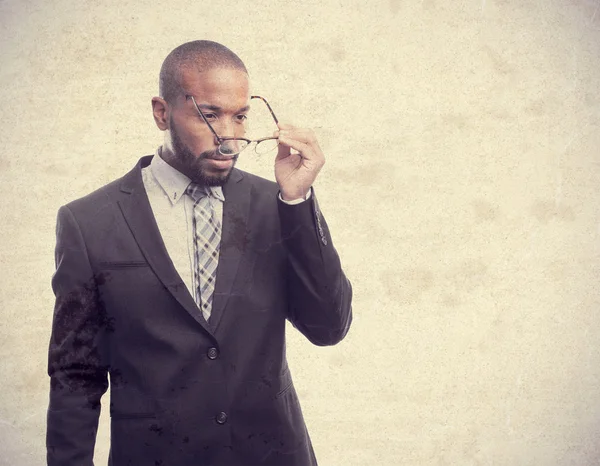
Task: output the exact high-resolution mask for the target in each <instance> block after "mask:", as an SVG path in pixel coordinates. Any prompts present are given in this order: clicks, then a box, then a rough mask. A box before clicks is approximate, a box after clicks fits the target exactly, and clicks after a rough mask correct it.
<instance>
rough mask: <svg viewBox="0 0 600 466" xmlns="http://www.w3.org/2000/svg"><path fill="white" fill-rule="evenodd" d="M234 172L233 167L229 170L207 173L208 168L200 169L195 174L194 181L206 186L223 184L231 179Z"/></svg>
mask: <svg viewBox="0 0 600 466" xmlns="http://www.w3.org/2000/svg"><path fill="white" fill-rule="evenodd" d="M232 172H233V167H231V168H230V169H229V170H227V171H222V172H216V173H207V172H206V170H203V169H200V170H197V171H196V173H195V174H194V175H195V176H194V177H193V181H195V182H196V183H199V184H202V185H205V186H211V187H215V186H223V185H224V184H225V183H227V181H228V180H229V177H230V176H231V173H232Z"/></svg>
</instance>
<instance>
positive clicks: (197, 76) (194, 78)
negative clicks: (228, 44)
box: [181, 68, 249, 108]
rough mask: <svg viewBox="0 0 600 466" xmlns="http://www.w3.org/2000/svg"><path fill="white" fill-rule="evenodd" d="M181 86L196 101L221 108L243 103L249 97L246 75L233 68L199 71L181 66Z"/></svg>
mask: <svg viewBox="0 0 600 466" xmlns="http://www.w3.org/2000/svg"><path fill="white" fill-rule="evenodd" d="M181 86H182V88H183V91H184V92H185V93H186V94H190V95H193V96H194V98H195V99H196V102H198V103H201V102H202V103H206V104H211V105H217V106H219V107H223V108H227V107H230V106H240V105H244V104H245V102H247V101H248V98H249V80H248V75H247V74H246V73H245V72H244V71H242V70H238V69H233V68H212V69H209V70H206V71H201V72H199V71H198V70H195V69H190V68H183V69H182V70H181Z"/></svg>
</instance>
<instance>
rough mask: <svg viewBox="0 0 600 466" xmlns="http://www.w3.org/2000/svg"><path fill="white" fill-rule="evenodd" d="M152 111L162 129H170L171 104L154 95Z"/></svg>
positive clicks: (159, 127)
mask: <svg viewBox="0 0 600 466" xmlns="http://www.w3.org/2000/svg"><path fill="white" fill-rule="evenodd" d="M152 113H153V115H154V121H155V122H156V126H158V129H160V130H161V131H166V130H167V129H169V104H168V103H167V102H166V101H165V99H163V98H162V97H152Z"/></svg>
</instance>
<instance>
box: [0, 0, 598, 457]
mask: <svg viewBox="0 0 600 466" xmlns="http://www.w3.org/2000/svg"><path fill="white" fill-rule="evenodd" d="M599 9H600V1H598V0H531V1H525V0H467V1H461V2H446V1H442V0H422V1H417V0H414V1H409V0H374V1H369V2H367V1H353V2H350V1H343V0H324V1H316V0H313V1H290V2H277V3H276V2H269V1H266V0H255V1H231V0H224V1H219V2H214V1H213V2H206V1H195V2H192V1H181V0H171V1H170V2H151V1H149V0H138V1H127V0H120V1H116V0H108V1H104V2H92V1H89V0H88V1H78V2H75V1H70V2H69V1H67V0H52V1H41V0H36V1H22V0H0V63H1V66H0V103H1V108H2V128H1V129H2V135H1V136H0V199H1V204H0V212H1V221H0V238H2V241H1V242H0V253H1V262H0V263H1V267H2V269H1V278H2V286H1V287H0V298H1V303H0V304H1V305H0V312H1V315H0V379H1V382H0V384H1V386H0V390H1V391H0V401H1V402H0V463H1V464H3V465H11V466H34V465H40V464H43V462H44V455H45V450H44V435H45V411H46V407H47V400H48V386H49V381H48V377H47V375H46V374H45V370H46V351H47V345H48V338H49V332H50V323H51V317H52V308H53V294H52V291H51V289H50V278H51V276H52V273H53V270H54V257H53V250H54V240H55V236H54V228H55V220H56V213H57V210H58V208H59V206H61V205H62V204H64V203H66V202H68V201H70V200H72V199H74V198H77V197H80V196H82V195H84V194H86V193H88V192H89V191H91V190H93V189H95V188H97V187H100V186H101V185H103V184H105V183H107V182H108V181H110V180H113V179H114V178H117V177H119V176H121V175H122V174H124V173H125V172H126V171H127V170H129V169H130V168H131V167H132V166H133V165H134V164H135V162H136V161H137V159H138V158H139V157H140V156H142V155H145V154H150V153H152V152H153V151H154V149H155V147H156V146H157V145H158V144H159V143H160V142H161V140H162V139H161V136H162V135H161V133H160V132H159V131H158V130H157V129H156V127H155V125H154V122H153V120H152V117H151V111H150V109H151V107H150V99H151V97H152V96H153V95H156V93H157V85H158V84H157V82H158V70H159V67H160V65H161V62H162V60H163V59H164V57H165V56H166V55H167V53H168V52H169V51H170V50H172V49H173V48H174V47H175V46H177V45H179V44H180V43H182V42H185V41H188V40H193V39H199V38H206V39H212V40H216V41H219V42H222V43H224V44H225V45H227V46H229V47H230V48H232V49H233V50H234V51H236V52H237V53H238V54H239V55H240V56H241V58H242V59H243V60H245V62H246V64H247V66H248V68H249V70H250V73H251V78H252V82H253V84H254V89H253V90H254V91H255V92H257V93H259V94H261V95H264V96H265V97H267V98H268V99H269V101H270V102H271V104H272V105H273V107H274V109H275V110H276V112H277V114H278V116H280V117H281V119H282V120H287V121H290V122H293V123H296V124H298V125H304V126H312V127H314V128H315V129H316V131H317V134H318V135H319V137H320V140H321V144H322V147H323V148H324V151H325V154H326V156H327V163H326V165H325V168H324V170H323V172H322V173H321V176H320V178H319V179H318V182H317V184H316V190H317V192H318V196H319V200H320V205H321V208H322V210H323V212H324V214H325V216H326V218H327V220H328V223H329V225H330V227H331V229H332V234H333V237H334V242H335V244H336V246H337V249H338V251H339V253H340V255H341V257H342V261H343V264H344V266H345V269H346V272H347V274H348V276H349V277H350V279H351V281H352V283H353V285H354V291H355V298H354V313H355V320H354V323H353V328H352V329H351V332H350V334H349V335H348V337H347V338H346V340H345V341H343V342H342V343H341V344H339V345H338V346H335V347H332V348H316V347H313V346H311V345H310V344H309V343H308V342H307V341H305V340H304V339H302V337H301V336H300V335H299V334H298V333H297V332H295V331H290V332H289V333H290V335H289V338H290V340H289V349H288V354H289V359H290V365H291V368H292V371H293V372H292V373H293V375H294V380H295V383H296V386H297V389H298V392H299V396H300V399H301V402H302V406H303V410H304V413H305V416H306V421H307V424H308V427H309V429H310V432H311V435H312V439H313V443H314V446H315V449H316V453H317V456H318V457H319V459H320V464H322V465H324V466H328V465H332V466H337V465H340V466H364V465H380V466H387V465H389V466H397V465H419V466H423V465H425V466H427V465H510V466H512V465H532V466H539V465H557V466H558V465H560V466H562V465H578V466H579V465H594V464H600V443H599V442H598V438H599V437H600V284H599V283H598V282H599V277H600V242H599V240H600V96H599V94H600V11H599ZM271 165H272V160H270V159H269V158H265V157H261V158H256V157H253V156H250V155H248V156H247V157H244V158H243V159H242V160H240V163H239V166H240V168H243V169H246V170H251V171H254V172H256V173H258V174H261V175H263V176H266V177H269V178H271V179H273V170H272V166H271ZM108 401H109V400H108V397H106V398H105V400H104V403H105V405H108ZM107 428H108V416H107V413H106V411H105V412H104V413H103V415H102V419H101V425H100V432H99V436H98V448H97V454H96V458H97V464H99V465H101V464H106V457H107V453H108V441H109V438H108V430H107Z"/></svg>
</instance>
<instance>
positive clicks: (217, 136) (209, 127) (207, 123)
mask: <svg viewBox="0 0 600 466" xmlns="http://www.w3.org/2000/svg"><path fill="white" fill-rule="evenodd" d="M185 98H186V99H192V102H194V106H195V107H196V110H198V113H199V114H200V116H201V117H202V119H203V120H204V123H206V125H207V126H208V129H210V132H211V133H213V134H214V135H215V137H216V138H217V141H219V144H221V142H222V141H223V140H222V139H221V138H220V137H219V135H218V134H217V132H216V131H215V130H214V129H213V127H212V126H211V125H210V123H209V122H208V120H207V119H206V117H205V116H204V113H202V110H200V107H198V104H197V103H196V100H195V99H194V96H193V95H186V96H185Z"/></svg>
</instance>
